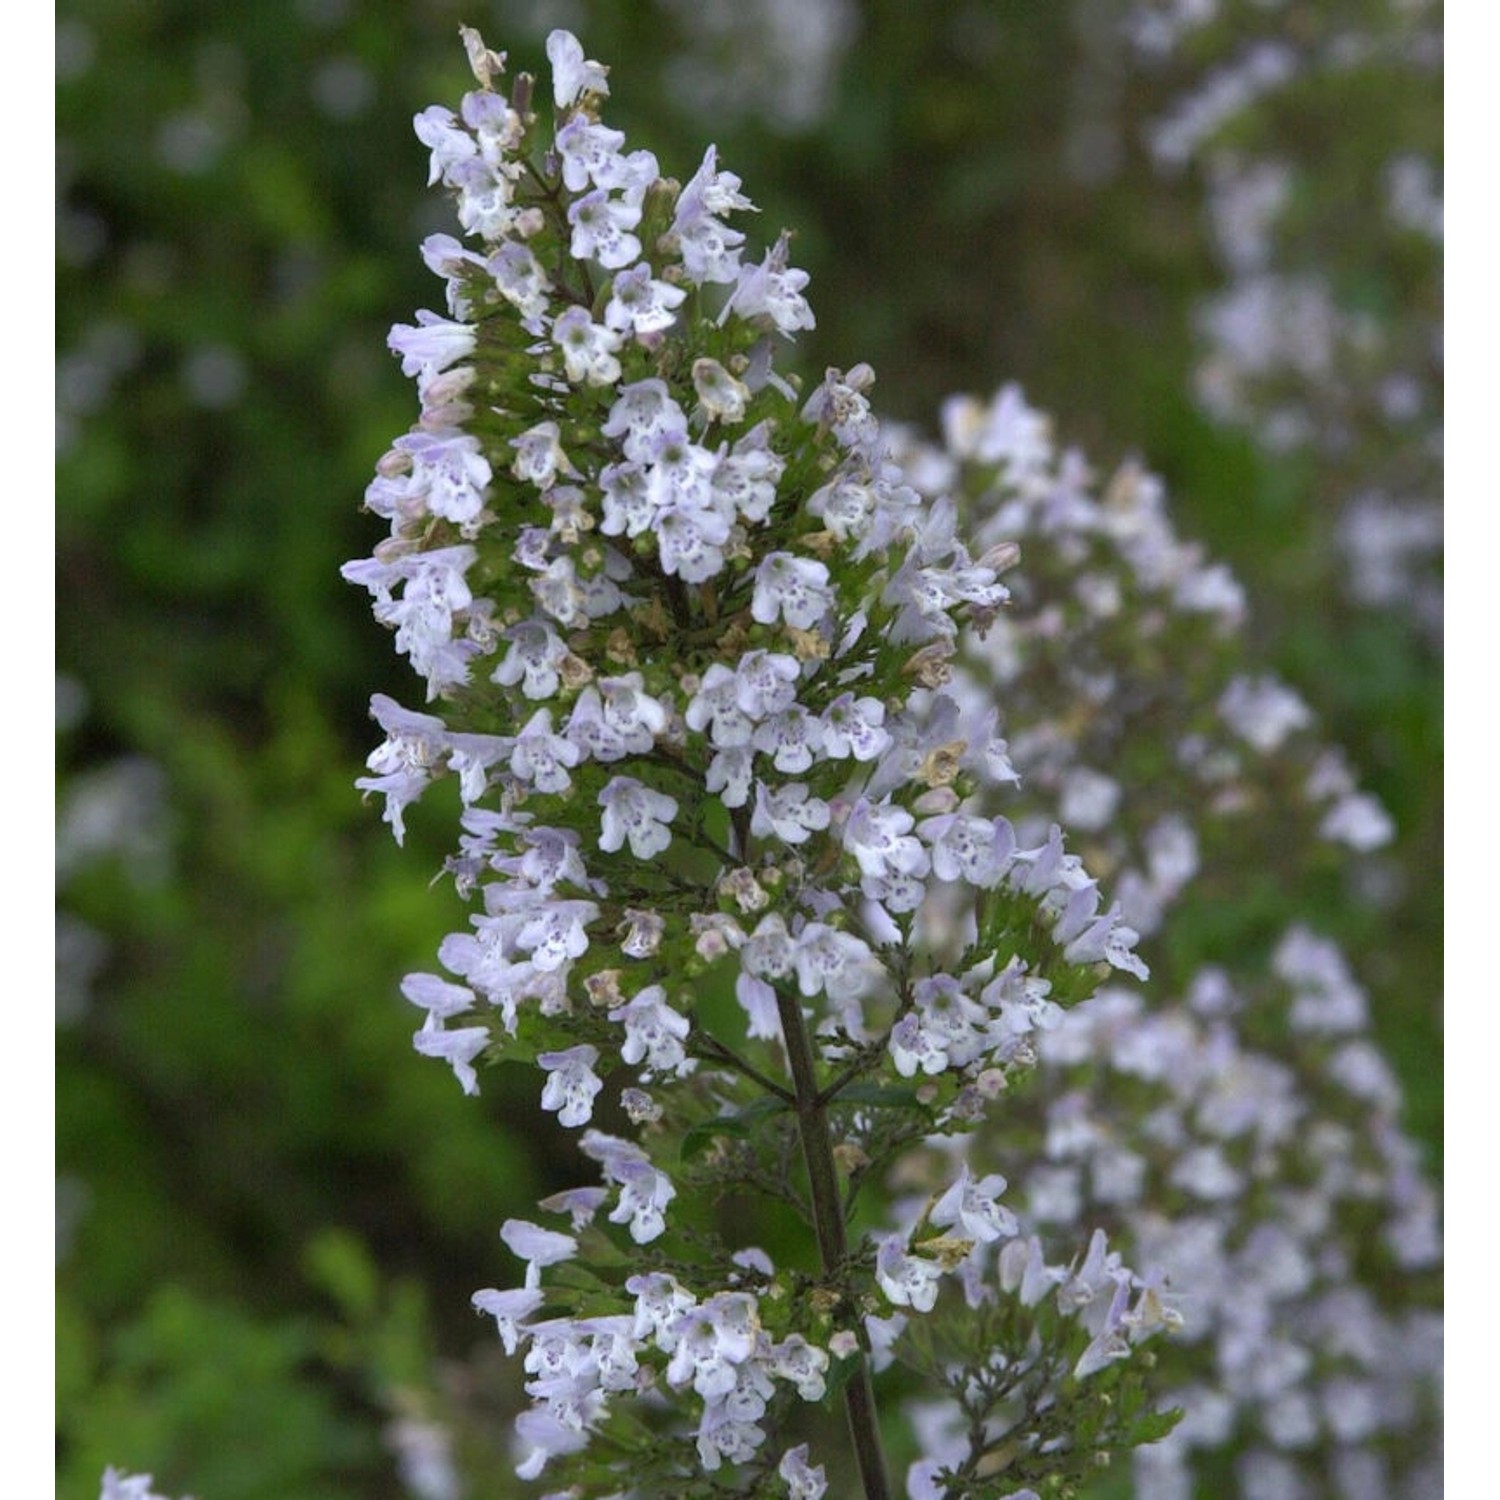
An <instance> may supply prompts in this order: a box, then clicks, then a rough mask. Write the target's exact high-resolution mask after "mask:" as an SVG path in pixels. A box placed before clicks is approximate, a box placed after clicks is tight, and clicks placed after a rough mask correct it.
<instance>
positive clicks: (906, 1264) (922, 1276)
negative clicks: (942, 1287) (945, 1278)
mask: <svg viewBox="0 0 1500 1500" xmlns="http://www.w3.org/2000/svg"><path fill="white" fill-rule="evenodd" d="M942 1274H943V1273H942V1271H941V1270H940V1269H939V1268H938V1266H937V1265H936V1264H935V1263H934V1262H933V1261H930V1260H924V1259H923V1258H921V1257H920V1256H915V1255H908V1254H907V1253H906V1241H905V1240H904V1239H902V1237H901V1236H900V1235H891V1236H890V1237H889V1238H887V1239H885V1240H883V1241H881V1245H880V1249H879V1250H878V1251H877V1252H876V1255H875V1280H876V1281H877V1282H879V1283H880V1290H881V1291H883V1292H884V1293H885V1295H886V1297H887V1298H888V1299H889V1300H890V1301H891V1302H893V1303H894V1304H895V1305H896V1306H897V1307H911V1308H915V1309H916V1311H917V1312H931V1311H932V1309H933V1308H934V1307H935V1306H936V1305H937V1296H938V1281H939V1279H940V1278H941V1277H942Z"/></svg>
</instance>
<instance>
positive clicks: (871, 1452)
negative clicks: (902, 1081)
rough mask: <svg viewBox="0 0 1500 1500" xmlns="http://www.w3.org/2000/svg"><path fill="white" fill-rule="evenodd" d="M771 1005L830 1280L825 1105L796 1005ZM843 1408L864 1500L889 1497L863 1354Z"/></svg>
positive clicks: (837, 1210) (837, 1212)
mask: <svg viewBox="0 0 1500 1500" xmlns="http://www.w3.org/2000/svg"><path fill="white" fill-rule="evenodd" d="M776 1009H777V1011H778V1013H779V1014H780V1017H781V1031H782V1035H783V1037H784V1038H785V1040H786V1057H787V1066H788V1067H789V1068H790V1069H791V1074H792V1086H793V1088H794V1090H795V1093H796V1099H795V1101H794V1105H793V1107H794V1108H795V1109H796V1112H797V1131H798V1134H799V1135H800V1137H801V1139H802V1159H803V1161H804V1162H805V1163H806V1164H807V1181H808V1189H809V1197H810V1198H811V1200H812V1210H813V1227H814V1230H815V1231H816V1233H817V1236H818V1252H819V1254H820V1255H821V1256H822V1260H823V1274H824V1275H825V1276H826V1277H828V1278H829V1280H830V1281H837V1280H839V1279H841V1278H842V1277H843V1276H844V1274H845V1272H846V1270H847V1262H848V1259H849V1240H848V1235H847V1233H846V1231H845V1224H844V1200H843V1193H842V1192H841V1191H840V1189H839V1173H838V1166H837V1165H836V1163H835V1162H834V1159H833V1142H832V1141H831V1140H830V1139H829V1134H828V1106H827V1104H826V1103H825V1102H824V1100H823V1098H822V1094H821V1091H820V1090H819V1088H818V1066H817V1060H816V1059H815V1058H814V1056H813V1049H812V1038H811V1037H810V1036H809V1035H808V1031H807V1021H806V1018H805V1017H804V1016H803V1014H802V1004H801V1001H800V1000H799V999H798V998H797V996H796V995H795V994H788V993H787V992H786V991H784V990H781V989H778V990H777V991H776ZM844 1409H845V1411H846V1412H847V1413H848V1416H849V1433H850V1436H851V1438H852V1439H853V1441H854V1457H855V1461H856V1462H857V1463H858V1465H859V1473H860V1478H861V1479H862V1480H863V1482H864V1491H865V1500H890V1494H891V1490H890V1485H889V1483H888V1482H887V1480H886V1474H885V1454H884V1451H883V1450H882V1448H881V1443H880V1421H879V1418H878V1417H877V1415H876V1412H875V1386H874V1382H873V1381H872V1380H871V1377H870V1361H869V1356H868V1354H862V1355H861V1356H860V1362H859V1368H858V1369H857V1370H856V1371H855V1372H854V1374H853V1375H851V1376H850V1377H849V1381H848V1384H846V1385H845V1387H844Z"/></svg>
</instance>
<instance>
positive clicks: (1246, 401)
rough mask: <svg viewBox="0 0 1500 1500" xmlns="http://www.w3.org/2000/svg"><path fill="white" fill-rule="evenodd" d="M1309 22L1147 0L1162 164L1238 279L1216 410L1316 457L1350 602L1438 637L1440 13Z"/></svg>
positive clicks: (1156, 149)
mask: <svg viewBox="0 0 1500 1500" xmlns="http://www.w3.org/2000/svg"><path fill="white" fill-rule="evenodd" d="M1289 9H1290V7H1288V6H1287V5H1286V4H1285V3H1284V0H1270V3H1265V0H1256V3H1254V4H1242V3H1236V0H1214V3H1210V4H1202V3H1198V0H1194V3H1193V4H1190V5H1189V4H1183V3H1181V0H1144V3H1140V4H1137V5H1136V6H1135V7H1134V12H1133V15H1132V17H1131V28H1130V29H1131V31H1132V36H1133V41H1134V44H1135V46H1136V48H1137V49H1138V51H1139V52H1140V53H1141V54H1143V55H1144V56H1145V57H1146V58H1147V59H1148V60H1149V61H1150V64H1151V66H1152V67H1153V69H1154V70H1157V71H1168V70H1175V76H1176V79H1177V91H1176V96H1175V98H1174V102H1173V103H1172V104H1171V105H1170V106H1169V107H1168V108H1167V109H1166V110H1165V111H1164V112H1163V114H1162V116H1161V117H1160V118H1159V119H1158V120H1157V121H1156V123H1155V125H1154V126H1153V128H1152V131H1151V138H1150V144H1151V149H1152V152H1153V155H1154V156H1155V158H1156V160H1157V162H1158V163H1159V165H1160V166H1161V167H1162V168H1163V169H1164V170H1165V171H1168V172H1171V173H1174V174H1175V173H1180V172H1182V171H1183V170H1184V169H1188V168H1191V169H1192V170H1193V171H1194V172H1195V173H1196V174H1197V176H1198V178H1199V179H1201V181H1202V183H1203V185H1204V206H1205V218H1206V221H1207V228H1208V230H1209V233H1210V236H1211V244H1212V248H1213V251H1214V253H1215V255H1216V256H1217V259H1218V262H1219V267H1220V271H1221V286H1220V288H1219V290H1218V291H1216V292H1215V293H1213V294H1212V295H1211V296H1209V297H1207V298H1206V299H1204V301H1203V302H1202V303H1201V304H1200V306H1199V308H1198V310H1197V319H1196V321H1197V324H1198V336H1199V346H1200V351H1201V357H1200V361H1199V365H1198V370H1197V386H1198V394H1199V399H1200V401H1201V404H1202V405H1203V407H1204V408H1205V410H1207V411H1208V412H1209V413H1210V414H1211V415H1212V416H1214V417H1215V418H1216V419H1218V420H1220V421H1223V422H1225V423H1228V424H1232V425H1234V426H1237V427H1242V428H1245V429H1247V430H1248V431H1250V432H1252V433H1253V434H1254V435H1255V436H1256V437H1257V438H1258V439H1259V440H1260V441H1262V442H1263V443H1265V444H1266V445H1268V446H1269V447H1271V448H1273V449H1275V450H1277V451H1280V452H1287V451H1291V452H1298V453H1309V454H1313V455H1315V456H1316V459H1317V463H1318V467H1319V472H1320V474H1321V475H1322V483H1323V485H1324V488H1325V489H1326V500H1327V504H1328V509H1329V510H1330V512H1331V513H1332V517H1333V519H1334V525H1333V527H1331V528H1330V530H1331V532H1332V537H1331V538H1330V540H1336V541H1337V542H1338V544H1340V547H1341V550H1342V552H1343V554H1344V560H1345V565H1346V571H1347V575H1348V577H1347V586H1348V591H1349V593H1350V595H1351V596H1352V598H1353V599H1354V600H1355V601H1356V602H1357V603H1359V604H1361V605H1364V606H1367V607H1376V608H1381V609H1386V610H1402V611H1406V612H1407V613H1408V614H1409V616H1410V617H1411V619H1412V621H1413V623H1414V624H1415V625H1416V627H1417V628H1418V630H1419V631H1420V632H1421V634H1422V635H1423V636H1425V637H1427V638H1428V639H1430V640H1437V639H1439V638H1440V634H1441V629H1442V596H1441V588H1440V583H1439V581H1438V579H1437V577H1436V569H1435V563H1436V560H1437V557H1438V554H1439V551H1440V549H1441V545H1442V515H1441V494H1442V483H1441V462H1442V448H1441V422H1442V411H1441V360H1442V348H1441V329H1442V311H1441V275H1442V243H1443V208H1442V189H1441V182H1440V171H1441V167H1440V162H1441V150H1442V141H1441V138H1440V135H1439V134H1438V133H1436V132H1434V133H1433V134H1432V135H1431V138H1429V139H1426V140H1424V139H1421V138H1420V137H1419V136H1414V134H1413V128H1414V121H1415V120H1417V119H1420V116H1419V115H1416V114H1415V113H1414V112H1413V111H1411V110H1409V109H1406V108H1403V101H1405V100H1407V99H1410V98H1411V97H1413V95H1414V93H1415V92H1416V91H1420V96H1421V97H1422V98H1423V99H1429V98H1431V97H1432V92H1433V82H1432V80H1433V79H1434V78H1435V76H1436V75H1438V74H1439V73H1440V71H1441V67H1442V55H1443V54H1442V32H1441V19H1440V11H1439V7H1438V6H1437V5H1436V4H1433V3H1428V0H1400V3H1396V0H1352V3H1348V4H1340V5H1329V6H1326V7H1318V8H1316V10H1314V11H1305V12H1299V13H1298V14H1297V16H1296V17H1295V23H1294V24H1293V18H1292V17H1289V16H1288V15H1287V11H1288V10H1289ZM1424 112H1425V113H1426V114H1428V115H1431V116H1432V117H1433V118H1434V119H1436V118H1437V117H1438V114H1440V112H1437V113H1434V112H1433V111H1431V110H1430V109H1429V110H1426V111H1424ZM1325 119H1326V120H1327V121H1328V122H1329V123H1330V124H1332V123H1335V122H1336V126H1337V128H1336V129H1332V130H1325V129H1324V120H1325ZM1330 138H1331V139H1332V140H1333V142H1334V143H1335V146H1334V149H1333V150H1329V149H1327V143H1328V141H1329V139H1330ZM1313 143H1316V144H1313Z"/></svg>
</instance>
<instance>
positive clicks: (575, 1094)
mask: <svg viewBox="0 0 1500 1500" xmlns="http://www.w3.org/2000/svg"><path fill="white" fill-rule="evenodd" d="M598 1061H599V1049H598V1048H597V1047H590V1046H587V1045H583V1046H578V1047H569V1048H568V1049H567V1051H565V1052H543V1053H540V1054H539V1055H538V1057H537V1063H538V1064H539V1065H540V1066H541V1067H542V1068H544V1069H545V1070H546V1072H547V1084H546V1087H545V1088H544V1089H543V1090H542V1108H543V1109H550V1110H554V1111H556V1113H557V1118H558V1121H559V1123H560V1124H563V1125H567V1126H570V1127H573V1126H578V1125H587V1124H588V1122H589V1121H590V1120H591V1119H593V1117H594V1096H595V1095H596V1094H597V1093H598V1092H599V1090H600V1089H602V1088H603V1087H604V1082H603V1080H602V1079H600V1078H599V1077H598V1076H597V1075H596V1074H595V1072H594V1064H595V1063H596V1062H598ZM558 1238H559V1239H562V1238H565V1236H562V1235H559V1236H558Z"/></svg>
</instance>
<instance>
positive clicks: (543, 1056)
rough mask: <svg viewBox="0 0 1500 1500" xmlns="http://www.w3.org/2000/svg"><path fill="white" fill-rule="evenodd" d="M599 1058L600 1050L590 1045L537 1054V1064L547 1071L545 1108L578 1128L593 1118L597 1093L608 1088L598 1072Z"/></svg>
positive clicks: (565, 1122)
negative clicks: (596, 1066)
mask: <svg viewBox="0 0 1500 1500" xmlns="http://www.w3.org/2000/svg"><path fill="white" fill-rule="evenodd" d="M598 1061H599V1049H598V1048H597V1047H590V1046H588V1045H586V1044H585V1045H582V1046H578V1047H569V1048H568V1049H567V1050H566V1051H564V1052H542V1053H539V1054H538V1055H537V1064H538V1065H539V1066H540V1067H542V1068H543V1069H545V1070H546V1073H547V1085H546V1087H545V1088H544V1089H543V1090H542V1108H543V1109H547V1110H552V1111H554V1112H555V1113H556V1115H557V1119H558V1123H559V1124H561V1125H566V1126H568V1127H569V1128H576V1127H577V1126H579V1125H587V1124H588V1122H589V1121H590V1120H591V1119H593V1117H594V1099H595V1096H596V1095H597V1094H598V1093H599V1090H600V1089H602V1088H603V1087H604V1083H603V1080H602V1079H600V1078H599V1076H598V1075H597V1074H596V1073H595V1072H594V1064H595V1063H596V1062H598Z"/></svg>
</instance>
